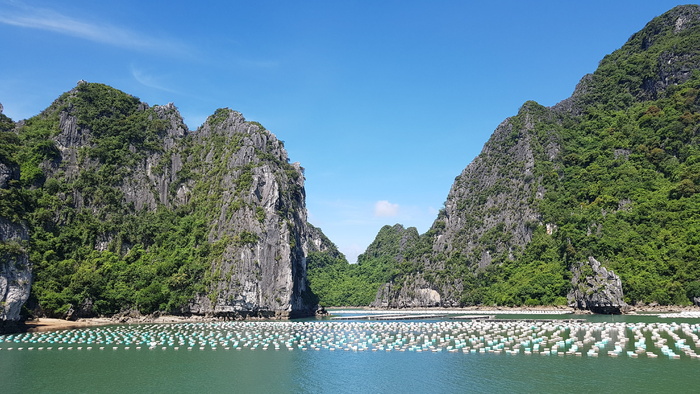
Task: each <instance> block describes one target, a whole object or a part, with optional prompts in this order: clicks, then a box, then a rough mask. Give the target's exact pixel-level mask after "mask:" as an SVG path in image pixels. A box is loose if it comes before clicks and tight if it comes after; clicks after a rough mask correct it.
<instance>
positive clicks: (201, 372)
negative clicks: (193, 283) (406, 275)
mask: <svg viewBox="0 0 700 394" xmlns="http://www.w3.org/2000/svg"><path fill="white" fill-rule="evenodd" d="M499 317H505V316H499ZM515 317H525V318H528V319H532V316H508V318H515ZM567 317H571V316H567ZM540 318H556V316H540ZM588 320H589V322H588V323H584V324H580V323H556V322H554V323H544V322H542V323H539V322H529V323H516V322H503V323H472V322H467V321H451V320H444V321H438V320H432V321H410V320H409V321H391V322H367V321H365V322H333V321H307V322H279V323H264V322H257V323H256V322H252V323H250V322H248V323H237V322H230V323H199V324H194V323H188V324H172V325H165V324H163V325H127V326H108V327H95V328H90V329H79V330H71V331H59V332H54V333H34V334H22V335H12V336H4V337H0V371H2V377H3V378H2V381H1V382H0V392H2V393H25V392H41V393H43V392H46V393H63V392H65V393H72V392H85V393H100V392H115V393H121V392H128V393H134V392H169V393H173V392H183V393H186V392H207V393H209V392H241V393H249V392H260V393H275V392H278V393H287V392H292V393H328V392H340V393H346V392H347V393H357V392H366V393H378V392H386V393H406V392H410V393H423V392H425V393H461V392H519V393H522V392H538V393H539V392H601V391H604V392H697V391H698V390H700V358H695V357H693V356H692V355H693V354H695V352H696V351H697V352H698V353H700V348H697V347H696V342H697V340H696V337H697V335H700V333H699V332H698V331H699V329H700V320H690V319H687V320H679V319H676V320H668V319H659V318H656V317H633V316H629V317H628V316H625V317H609V316H592V317H590V318H589V319H588ZM586 332H588V333H589V337H586ZM635 335H636V336H635ZM586 338H588V339H586ZM624 338H626V340H625V339H624ZM577 343H579V344H580V347H578V346H577V345H576V344H577ZM536 344H537V345H539V349H537V351H535V350H536V348H535V346H534V345H536ZM615 344H618V346H619V347H620V349H618V350H619V351H620V352H619V353H618V354H614V355H613V354H612V353H615V351H616V348H615V346H616V345H615ZM698 344H699V345H700V343H698ZM596 345H599V346H598V347H599V350H598V352H597V353H598V355H596V356H591V355H590V353H589V352H591V351H592V349H593V347H594V346H596ZM642 345H644V349H642V347H641V346H642ZM554 346H556V347H557V348H554V352H552V349H553V347H554ZM573 346H577V348H573ZM465 348H466V349H465ZM486 348H489V349H486ZM290 349H291V350H290ZM472 349H473V350H475V352H472ZM482 349H484V351H483V352H481V350H482ZM494 349H495V350H498V351H500V352H498V353H494V352H490V351H493V350H494ZM545 349H546V350H547V353H548V355H543V353H545V352H544V350H545ZM574 350H580V351H579V352H578V353H579V355H576V354H575V353H576V352H574ZM635 350H638V351H639V353H635V354H637V355H636V356H632V354H633V352H634V351H635ZM642 350H643V351H644V353H641V352H642ZM647 351H648V352H649V354H653V355H656V357H655V358H651V357H650V356H649V355H647V353H646V352H647ZM669 351H670V354H669V353H668V352H669Z"/></svg>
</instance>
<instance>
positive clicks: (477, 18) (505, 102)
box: [0, 0, 682, 261]
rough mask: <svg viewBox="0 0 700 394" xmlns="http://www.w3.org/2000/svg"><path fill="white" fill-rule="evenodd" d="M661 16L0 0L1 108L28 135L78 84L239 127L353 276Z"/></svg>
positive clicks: (651, 4) (564, 6)
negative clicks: (382, 242) (286, 160)
mask: <svg viewBox="0 0 700 394" xmlns="http://www.w3.org/2000/svg"><path fill="white" fill-rule="evenodd" d="M677 4H679V3H676V2H672V1H664V0H654V1H651V0H634V1H610V0H605V1H598V0H593V1H516V0H511V1H489V2H485V1H484V2H472V1H466V0H465V1H457V0H454V1H441V0H430V1H428V0H424V1H412V0H403V1H393V0H386V1H376V0H363V1H352V0H344V1H328V0H324V1H282V0H280V1H265V0H261V1H250V0H246V1H237V0H229V1H207V2H199V3H197V2H191V1H177V0H171V1H168V2H146V1H132V0H120V1H92V0H91V1H87V0H76V1H7V0H0V37H2V39H1V41H2V52H3V56H2V60H1V61H0V103H2V104H3V106H4V113H5V114H6V115H7V116H9V117H11V118H12V119H14V120H20V119H24V118H28V117H31V116H33V115H36V114H37V113H39V112H40V111H41V110H43V109H44V108H46V107H47V106H49V105H50V104H51V102H52V101H53V100H54V99H55V98H57V97H58V96H59V95H60V94H61V93H63V92H65V91H68V90H70V89H72V88H73V87H74V86H75V85H76V83H77V81H78V80H81V79H84V80H87V81H89V82H100V83H105V84H108V85H111V86H113V87H115V88H118V89H120V90H123V91H125V92H127V93H129V94H132V95H134V96H137V97H139V98H140V99H141V100H143V101H145V102H147V103H149V104H151V105H155V104H166V103H169V102H173V103H174V104H175V105H176V106H177V107H178V108H179V110H180V112H181V113H182V115H183V117H184V119H185V122H186V123H187V124H188V126H189V127H190V129H192V130H194V129H196V128H197V127H198V126H199V125H201V123H202V122H203V121H204V120H205V119H206V117H207V116H208V115H210V114H212V113H213V112H214V111H215V110H216V109H217V108H220V107H229V108H232V109H235V110H237V111H240V112H242V113H243V114H244V116H245V117H246V118H247V119H248V120H254V121H258V122H260V123H262V124H263V125H264V126H265V127H266V128H267V129H269V130H270V131H272V132H273V133H275V135H277V137H278V138H279V139H281V140H283V141H285V146H286V147H287V150H288V152H289V156H290V160H291V161H292V162H296V161H298V162H300V163H301V165H302V166H303V167H305V168H306V192H307V208H308V211H309V221H310V222H311V223H312V224H314V225H315V226H317V227H320V228H321V229H323V231H324V232H325V233H326V235H327V236H328V237H329V238H330V239H331V240H332V241H333V242H335V243H336V244H337V245H338V247H339V248H340V249H341V251H343V252H344V253H345V254H346V255H347V257H348V260H349V261H355V259H356V256H357V254H358V253H362V252H363V251H364V249H365V248H366V247H367V245H368V244H369V243H370V242H372V240H373V239H374V237H375V235H376V234H377V231H378V230H379V229H380V228H381V227H382V226H383V225H385V224H390V225H393V224H394V223H401V224H403V225H405V226H415V227H417V228H418V230H419V232H421V233H423V232H425V231H426V230H428V228H429V227H430V225H431V224H432V222H433V220H434V219H435V217H436V215H437V212H438V210H439V209H440V208H441V207H442V205H443V203H444V201H445V199H446V197H447V193H448V192H449V189H450V186H451V185H452V182H453V181H454V178H455V177H456V176H457V175H458V174H459V173H460V172H461V171H462V169H464V167H466V166H467V164H469V162H471V161H472V159H473V158H474V157H475V156H476V155H478V153H479V152H480V151H481V148H482V146H483V144H484V143H485V142H486V141H487V140H488V138H489V136H490V135H491V133H492V132H493V130H494V129H495V128H496V127H497V126H498V124H499V123H501V122H502V121H503V120H504V119H505V118H507V117H509V116H513V115H515V114H516V113H517V111H518V108H519V107H520V106H521V105H522V104H523V103H524V102H525V101H527V100H535V101H537V102H539V103H540V104H542V105H546V106H551V105H554V104H556V103H557V102H559V101H561V100H563V99H565V98H566V97H568V96H569V95H570V94H571V93H572V91H573V89H574V87H575V86H576V83H577V82H578V81H579V79H580V78H581V77H582V76H583V75H584V74H586V73H590V72H593V71H594V70H595V68H596V66H597V64H598V62H599V61H600V60H601V59H602V58H603V56H605V55H606V54H608V53H610V52H612V51H614V50H615V49H617V48H619V47H620V46H622V44H624V42H625V41H626V40H627V39H628V38H629V37H630V36H631V35H632V34H633V33H634V32H636V31H638V30H639V29H641V28H642V27H644V25H645V24H646V23H647V22H648V21H649V20H651V19H652V18H653V17H655V16H658V15H660V14H662V13H664V12H665V11H667V10H669V9H671V8H672V7H674V6H675V5H677ZM681 4H682V3H681Z"/></svg>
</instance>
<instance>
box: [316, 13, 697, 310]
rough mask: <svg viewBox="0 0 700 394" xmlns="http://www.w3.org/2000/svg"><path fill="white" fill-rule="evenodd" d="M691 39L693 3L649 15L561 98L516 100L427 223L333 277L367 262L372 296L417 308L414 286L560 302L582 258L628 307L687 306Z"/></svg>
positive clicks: (489, 300) (474, 297)
mask: <svg viewBox="0 0 700 394" xmlns="http://www.w3.org/2000/svg"><path fill="white" fill-rule="evenodd" d="M699 48H700V8H699V7H698V6H696V5H691V6H681V7H677V8H674V9H673V10H671V11H669V12H667V13H666V14H664V15H662V16H659V17H657V18H655V19H654V20H652V21H651V22H649V23H648V24H647V26H646V27H645V28H644V29H642V30H641V31H640V32H638V33H635V34H633V35H632V36H631V38H630V39H629V41H628V42H627V43H625V44H624V45H623V46H622V47H621V48H620V49H619V50H617V51H615V52H614V53H612V54H610V55H608V56H606V57H605V58H604V59H603V60H602V61H601V62H600V64H599V67H598V69H597V70H596V71H595V72H594V73H593V74H591V75H587V76H585V77H583V79H582V80H581V82H580V83H579V85H578V86H577V87H576V90H575V91H574V94H573V95H572V97H570V98H568V99H566V100H564V101H562V102H561V103H559V104H557V105H556V106H554V107H551V108H546V107H543V106H541V105H539V104H537V103H535V102H527V103H525V104H524V105H523V107H522V108H521V110H520V111H519V113H518V114H517V115H515V116H513V117H512V118H508V119H506V120H505V121H504V122H503V123H502V124H501V125H499V127H498V128H497V129H496V131H495V132H494V134H493V136H492V137H491V139H490V140H489V141H488V142H487V143H486V145H485V146H484V148H483V151H482V153H481V154H480V155H479V156H478V157H477V158H476V159H475V160H474V161H473V162H472V163H471V164H469V166H467V167H466V168H465V170H464V171H463V172H462V174H460V175H459V176H458V177H457V178H456V179H455V183H454V185H453V186H452V189H451V190H450V192H449V195H448V197H447V200H446V202H445V207H444V209H443V210H442V211H441V212H440V214H439V215H438V217H437V219H436V220H435V222H434V224H433V225H432V227H431V229H430V230H429V231H428V232H427V233H425V234H422V235H420V237H419V238H418V239H416V240H412V241H411V242H410V243H409V245H407V246H406V247H405V249H404V251H403V252H402V253H401V254H400V255H397V254H396V253H395V251H393V250H391V251H387V252H386V253H383V254H375V253H370V250H369V249H368V253H366V255H367V256H368V258H366V259H364V260H363V261H362V262H361V264H360V266H359V267H348V266H346V265H339V267H343V268H342V269H343V270H346V271H347V272H348V274H346V275H347V276H345V277H341V279H339V280H340V281H344V280H349V279H345V278H348V277H349V278H352V282H353V283H354V282H357V283H373V284H374V279H370V278H376V275H374V272H375V270H379V271H380V272H382V274H383V275H385V276H386V278H387V280H386V285H384V286H383V287H382V288H381V291H380V292H379V293H378V294H377V299H376V300H375V304H376V305H385V306H394V307H396V306H411V305H412V306H429V305H428V304H426V303H425V302H429V303H432V302H433V301H434V300H433V299H431V300H428V301H422V300H420V299H419V298H420V297H419V294H420V293H421V291H423V290H425V289H430V290H435V291H436V292H437V293H438V294H439V295H440V297H439V298H440V300H439V305H443V306H462V305H478V304H488V305H545V304H566V303H567V295H569V294H570V292H571V291H572V288H573V287H574V284H572V283H571V279H572V267H573V266H577V265H578V264H579V263H580V262H586V261H587V260H588V258H589V257H593V258H595V259H597V260H599V261H600V262H602V264H603V266H604V267H606V268H607V269H609V270H612V271H613V272H614V273H616V274H617V275H619V277H620V279H621V282H622V289H623V290H624V300H625V301H626V302H627V303H629V304H642V303H658V304H680V305H684V304H690V303H691V302H692V300H693V298H694V297H698V296H700V146H699V143H700V131H699V130H700V51H699ZM385 230H386V229H382V231H381V232H380V234H379V235H378V236H377V241H375V242H379V241H380V240H381V239H383V238H385V234H384V232H385ZM324 269H325V270H328V269H327V268H322V269H321V270H320V272H314V271H312V278H316V279H314V280H315V281H312V283H313V285H314V288H315V289H316V290H317V291H318V292H319V294H325V289H326V288H331V289H333V291H332V292H333V294H342V290H338V289H335V286H337V283H333V284H329V283H330V282H331V281H328V280H325V279H324V280H322V279H320V278H325V275H326V272H325V271H324ZM332 269H333V270H340V268H336V266H333V268H332ZM364 272H368V273H372V274H363V273H364ZM363 275H364V276H363ZM370 275H374V276H370ZM375 290H376V289H375ZM590 291H594V290H590ZM370 292H371V291H370V290H369V289H368V290H367V291H366V293H365V295H366V294H369V293H370ZM321 300H322V302H324V301H325V302H327V303H330V304H335V303H337V304H346V303H350V302H349V301H348V299H345V300H343V299H337V298H327V299H326V298H324V297H323V296H322V297H321ZM569 302H571V300H569ZM430 305H432V304H430Z"/></svg>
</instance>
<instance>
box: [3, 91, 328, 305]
mask: <svg viewBox="0 0 700 394" xmlns="http://www.w3.org/2000/svg"><path fill="white" fill-rule="evenodd" d="M9 133H11V134H13V135H15V136H16V139H17V149H15V151H14V152H12V155H11V156H12V157H13V158H14V160H15V162H17V163H21V167H20V168H19V171H16V173H17V174H16V175H19V179H18V184H19V186H20V190H21V192H22V193H21V196H17V197H16V198H15V201H16V202H17V204H20V205H22V207H23V209H24V214H20V215H19V216H20V217H21V219H23V220H25V221H26V222H27V223H28V227H29V228H28V230H29V232H28V236H29V242H28V243H29V250H30V254H29V259H28V261H30V262H31V263H32V265H33V267H34V278H35V283H34V286H33V291H32V295H33V297H32V300H31V303H30V304H31V305H30V306H31V309H33V310H34V311H35V313H40V314H41V313H43V314H47V315H51V316H66V317H79V316H91V315H101V314H107V315H108V314H114V313H119V312H125V311H129V310H139V311H140V312H142V313H151V312H155V311H164V312H170V313H196V314H218V315H230V316H249V315H255V316H276V317H293V316H302V315H310V314H313V312H314V308H315V303H316V299H315V296H314V294H313V293H312V292H311V291H310V289H309V288H308V284H307V279H306V256H307V254H308V253H309V252H311V251H320V252H323V251H325V250H327V249H328V247H329V242H328V241H327V240H326V238H325V237H323V236H322V233H321V232H320V230H318V229H315V228H313V227H311V226H310V225H309V224H308V223H307V222H306V219H307V217H306V208H305V192H304V174H303V169H302V168H301V167H300V165H299V164H298V163H295V164H290V163H289V162H288V157H287V153H286V151H285V149H284V146H283V143H282V142H281V141H279V140H278V139H277V138H276V137H275V136H274V135H273V134H272V133H270V132H269V131H267V130H266V129H265V128H264V127H262V126H261V125H260V124H258V123H255V122H248V121H246V120H245V119H244V117H243V116H242V115H241V114H240V113H238V112H235V111H232V110H229V109H225V108H224V109H219V110H217V111H216V112H215V113H214V114H213V115H212V116H210V117H209V118H208V119H207V121H206V122H205V123H204V124H203V125H202V126H201V127H200V128H199V129H197V130H196V131H189V130H188V129H187V127H186V126H185V125H184V123H183V121H182V118H181V116H180V114H179V112H178V111H177V108H175V106H173V105H172V104H168V105H164V106H153V107H150V106H149V105H147V104H146V103H143V102H141V101H140V100H138V99H137V98H135V97H132V96H130V95H128V94H125V93H123V92H120V91H118V90H116V89H113V88H111V87H108V86H105V85H101V84H94V83H87V82H84V81H81V82H79V83H78V86H77V87H76V88H75V89H73V90H71V91H69V92H67V93H65V94H64V95H62V96H61V97H60V98H59V99H57V100H56V101H55V102H54V103H53V104H52V105H51V106H50V107H49V108H47V109H46V110H45V111H43V112H42V113H41V114H40V115H38V116H36V117H34V118H31V119H28V120H27V121H24V122H20V123H19V124H17V125H16V126H15V127H14V130H12V131H9ZM5 172H7V171H5ZM14 173H15V172H13V174H14ZM10 212H12V210H10ZM22 234H23V235H25V238H26V234H27V231H26V230H25V231H24V233H22ZM3 241H4V239H3ZM24 262H25V263H27V260H26V259H25V260H24ZM17 265H18V266H19V264H17Z"/></svg>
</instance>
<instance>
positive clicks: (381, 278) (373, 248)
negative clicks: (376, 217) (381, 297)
mask: <svg viewBox="0 0 700 394" xmlns="http://www.w3.org/2000/svg"><path fill="white" fill-rule="evenodd" d="M417 239H418V231H416V229H415V228H413V227H411V228H409V229H404V228H403V227H402V226H400V225H396V226H393V227H390V226H384V227H382V229H381V230H380V231H379V234H377V237H376V239H375V240H374V242H372V244H371V245H370V246H369V247H368V248H367V251H366V252H365V253H363V254H361V255H360V256H358V258H357V264H350V263H348V261H347V260H346V259H345V257H344V256H342V255H336V256H333V255H331V254H329V253H321V252H314V253H310V254H309V256H308V258H307V261H308V270H309V273H308V276H309V283H310V284H311V288H312V289H313V290H314V292H315V293H316V295H317V296H318V298H319V304H321V305H323V306H366V305H369V304H370V303H371V302H372V301H374V298H375V297H376V295H377V289H378V288H379V286H381V285H382V284H384V283H386V282H387V281H388V280H390V279H391V278H392V277H393V276H394V275H395V274H396V273H397V272H398V271H397V268H396V265H397V262H396V260H397V259H398V260H402V258H401V254H402V253H403V249H404V248H405V247H406V246H407V244H408V243H410V242H413V241H415V240H417Z"/></svg>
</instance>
